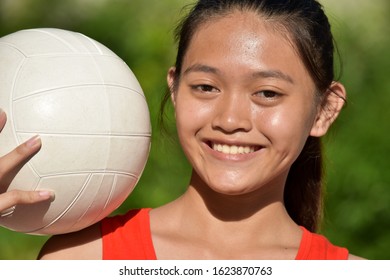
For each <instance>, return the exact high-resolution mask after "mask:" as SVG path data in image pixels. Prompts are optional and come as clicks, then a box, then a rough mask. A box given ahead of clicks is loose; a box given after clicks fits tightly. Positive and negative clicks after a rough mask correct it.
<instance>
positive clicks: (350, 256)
mask: <svg viewBox="0 0 390 280" xmlns="http://www.w3.org/2000/svg"><path fill="white" fill-rule="evenodd" d="M348 260H365V258H362V257H359V256H355V255H352V254H349V256H348Z"/></svg>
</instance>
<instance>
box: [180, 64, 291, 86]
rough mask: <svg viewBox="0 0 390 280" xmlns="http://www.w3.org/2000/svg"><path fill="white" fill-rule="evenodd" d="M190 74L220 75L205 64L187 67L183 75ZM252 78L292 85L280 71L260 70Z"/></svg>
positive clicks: (289, 77) (288, 77)
mask: <svg viewBox="0 0 390 280" xmlns="http://www.w3.org/2000/svg"><path fill="white" fill-rule="evenodd" d="M191 72H203V73H212V74H218V73H220V70H218V69H217V68H215V67H212V66H208V65H205V64H194V65H191V66H190V67H188V68H187V69H186V70H185V71H184V72H183V74H184V75H186V74H188V73H191ZM252 77H253V78H258V77H260V78H274V79H279V80H284V81H286V82H288V83H290V84H294V80H293V78H292V77H291V76H290V75H288V74H286V73H283V72H282V71H279V70H261V71H256V72H254V73H253V74H252Z"/></svg>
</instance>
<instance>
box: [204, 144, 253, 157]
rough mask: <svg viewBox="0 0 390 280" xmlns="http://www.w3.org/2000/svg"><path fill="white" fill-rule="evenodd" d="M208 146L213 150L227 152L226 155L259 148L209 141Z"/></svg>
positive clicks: (250, 151)
mask: <svg viewBox="0 0 390 280" xmlns="http://www.w3.org/2000/svg"><path fill="white" fill-rule="evenodd" d="M210 147H211V148H212V149H213V150H214V151H217V152H220V153H223V154H227V155H237V154H250V153H254V152H256V151H257V150H259V148H257V147H254V146H237V145H226V144H217V143H211V144H210Z"/></svg>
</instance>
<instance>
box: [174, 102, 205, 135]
mask: <svg viewBox="0 0 390 280" xmlns="http://www.w3.org/2000/svg"><path fill="white" fill-rule="evenodd" d="M210 112H211V109H210V108H209V106H205V105H204V104H200V103H198V102H196V101H194V100H189V99H188V98H184V97H182V98H178V99H177V100H176V106H175V116H176V127H177V131H178V133H179V137H180V138H185V137H190V136H194V134H196V132H197V131H198V130H199V129H201V128H202V127H204V126H205V125H207V123H209V122H210ZM182 140H187V141H188V139H182Z"/></svg>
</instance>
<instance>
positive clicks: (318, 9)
mask: <svg viewBox="0 0 390 280" xmlns="http://www.w3.org/2000/svg"><path fill="white" fill-rule="evenodd" d="M237 10H239V11H254V12H256V13H258V14H259V15H260V16H261V17H262V18H264V19H265V20H268V21H272V25H273V26H274V27H275V28H276V29H277V30H280V31H281V32H284V33H286V35H287V36H289V39H291V40H292V42H293V44H294V46H295V47H296V50H297V52H298V54H299V55H300V57H301V59H302V61H303V63H304V65H305V67H306V68H307V70H308V72H309V74H310V75H311V78H312V80H313V81H314V84H315V85H316V95H317V96H318V97H319V99H318V100H319V102H321V100H323V98H324V96H325V95H326V94H328V93H329V91H328V89H329V86H330V85H331V83H332V81H333V80H334V61H333V60H334V59H333V54H334V49H335V46H334V40H333V36H332V34H331V27H330V24H329V21H328V18H327V16H326V15H325V13H324V11H323V8H322V6H321V4H319V3H318V2H317V1H315V0H199V1H198V2H197V3H196V4H195V5H194V6H193V7H192V9H191V10H190V12H189V14H188V15H187V16H186V17H185V18H184V19H183V20H182V21H181V22H180V24H179V25H178V27H177V28H176V34H175V35H176V40H177V42H178V51H177V57H176V64H175V67H176V71H175V75H176V79H175V84H176V85H177V84H178V83H179V81H180V75H181V71H182V63H183V59H184V57H185V54H186V51H187V49H188V46H189V44H190V43H191V39H192V37H193V35H194V33H195V32H196V31H197V30H198V29H199V27H200V26H201V25H202V24H204V23H206V22H209V21H210V20H213V19H215V18H218V17H222V16H224V15H227V14H229V13H232V12H234V11H237ZM168 100H169V93H167V94H166V95H165V97H164V99H163V102H162V111H161V116H162V115H163V114H164V106H165V104H166V103H167V101H168ZM322 178H323V158H322V148H321V139H320V138H315V137H312V136H309V137H308V139H307V142H306V144H305V146H304V148H303V150H302V152H301V154H300V155H299V157H298V159H297V160H296V161H295V162H294V163H293V165H292V166H291V169H290V172H289V175H288V178H287V182H286V186H285V190H284V203H285V206H286V209H287V211H288V213H289V215H290V216H291V218H292V219H293V220H294V221H295V222H296V223H297V224H299V225H302V226H304V227H306V228H307V229H309V230H311V231H317V230H318V226H319V222H320V220H321V217H322V204H323V203H322V197H323V195H322V193H323V186H322V185H323V180H322Z"/></svg>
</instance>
